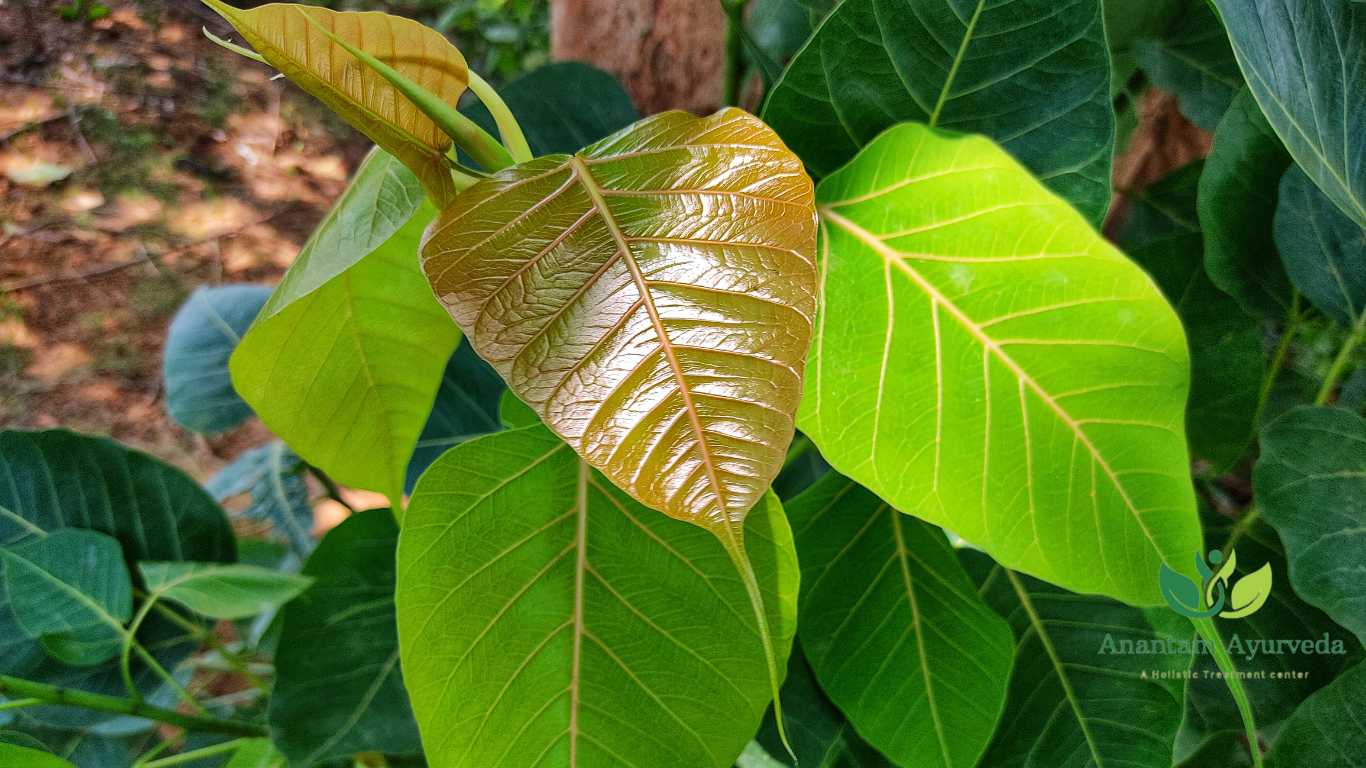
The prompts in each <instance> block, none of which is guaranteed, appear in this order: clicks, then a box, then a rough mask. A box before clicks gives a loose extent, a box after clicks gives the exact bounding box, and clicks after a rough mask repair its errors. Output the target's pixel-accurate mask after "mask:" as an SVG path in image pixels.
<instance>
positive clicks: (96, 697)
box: [0, 675, 266, 736]
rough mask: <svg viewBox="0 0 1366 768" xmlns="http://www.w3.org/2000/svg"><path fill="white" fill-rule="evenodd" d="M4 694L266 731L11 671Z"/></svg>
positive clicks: (194, 725)
mask: <svg viewBox="0 0 1366 768" xmlns="http://www.w3.org/2000/svg"><path fill="white" fill-rule="evenodd" d="M0 695H4V696H15V697H22V698H33V699H37V700H39V701H41V702H43V703H46V704H57V705H61V706H68V707H80V708H81V709H91V710H95V711H96V712H111V713H113V714H117V715H131V716H132V717H141V718H145V719H147V720H155V721H157V722H159V723H166V724H167V725H174V726H176V727H178V728H184V729H185V730H188V731H203V732H206V733H230V734H234V735H238V736H265V735H266V729H265V728H264V727H262V726H259V725H255V724H253V723H244V722H241V721H240V720H220V719H218V718H215V717H205V716H202V715H186V714H182V713H180V712H177V711H175V710H173V709H166V708H164V707H157V706H153V705H151V704H148V703H146V702H143V701H137V700H135V699H124V698H119V697H117V696H106V695H104V694H102V693H90V692H88V691H78V690H75V689H73V688H59V687H57V686H55V685H48V684H47V683H39V682H35V681H33V680H24V679H22V678H18V677H10V676H9V675H0Z"/></svg>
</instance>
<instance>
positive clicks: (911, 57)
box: [763, 0, 1115, 221]
mask: <svg viewBox="0 0 1366 768" xmlns="http://www.w3.org/2000/svg"><path fill="white" fill-rule="evenodd" d="M1100 6H1101V4H1100V0H1065V2H1058V0H1006V1H1005V2H992V3H988V2H986V0H846V2H843V3H840V4H839V6H838V7H836V8H835V10H834V11H833V12H832V13H831V14H830V16H829V17H827V18H826V19H825V21H824V22H823V23H822V24H821V26H820V28H819V29H817V30H816V33H815V35H813V36H812V37H811V39H810V40H809V41H808V42H807V44H806V47H804V48H803V49H802V50H801V51H800V52H799V53H798V54H797V56H796V58H794V59H793V60H792V63H791V65H789V66H788V68H787V71H786V72H784V73H783V77H782V79H781V80H779V81H778V84H777V85H775V86H774V88H773V92H772V94H771V95H770V96H769V98H768V102H767V103H766V104H765V105H764V112H763V116H764V119H765V120H767V121H768V122H769V123H770V124H771V125H772V126H773V127H774V128H775V129H777V131H778V133H779V134H780V135H781V136H782V137H783V139H784V140H786V141H787V142H788V143H789V144H790V145H791V147H792V149H793V150H794V151H796V153H797V154H798V155H800V156H801V158H802V160H804V161H806V165H807V167H808V168H810V169H811V170H812V172H813V173H815V174H817V175H824V174H828V173H831V172H833V171H834V170H835V169H837V168H839V167H840V166H841V165H843V164H844V163H845V162H846V161H848V160H849V159H850V158H851V157H853V156H854V154H855V153H857V152H858V150H859V149H860V148H861V147H863V146H865V145H866V144H868V142H870V141H872V140H873V138H874V137H876V136H877V135H878V134H880V133H881V132H882V131H883V130H885V129H886V128H889V127H891V126H892V125H894V124H896V123H898V122H902V121H917V122H924V123H929V124H930V125H937V126H939V127H942V128H951V129H953V130H956V131H963V132H965V133H982V134H985V135H987V136H989V137H991V138H992V139H995V140H996V141H998V142H1000V143H1001V145H1002V146H1004V147H1005V148H1006V149H1007V150H1008V151H1009V152H1010V153H1011V154H1012V155H1013V156H1014V157H1016V158H1017V159H1018V160H1019V161H1020V162H1021V163H1023V164H1024V166H1025V167H1026V168H1029V169H1030V170H1031V171H1033V172H1034V173H1035V174H1037V175H1038V176H1039V178H1041V179H1043V180H1044V182H1045V183H1046V184H1048V186H1049V187H1050V188H1052V189H1053V190H1054V191H1056V192H1057V193H1058V194H1060V195H1062V196H1063V197H1065V198H1067V200H1069V201H1070V202H1071V203H1072V204H1073V205H1075V206H1077V208H1078V209H1080V210H1081V211H1082V212H1083V213H1084V214H1086V216H1087V217H1088V218H1090V219H1091V220H1092V221H1098V220H1099V219H1100V218H1101V217H1102V216H1103V215H1104V213H1105V209H1106V208H1107V207H1108V206H1109V204H1110V154H1111V149H1112V147H1113V146H1114V138H1115V137H1114V133H1115V120H1114V111H1113V107H1112V106H1111V103H1110V77H1109V72H1110V55H1109V52H1108V51H1107V50H1106V47H1105V29H1104V25H1103V23H1102V20H1101V10H1100Z"/></svg>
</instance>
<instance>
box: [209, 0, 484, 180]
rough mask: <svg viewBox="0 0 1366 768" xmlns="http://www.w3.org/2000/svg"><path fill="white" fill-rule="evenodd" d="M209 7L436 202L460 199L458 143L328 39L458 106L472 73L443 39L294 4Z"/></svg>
mask: <svg viewBox="0 0 1366 768" xmlns="http://www.w3.org/2000/svg"><path fill="white" fill-rule="evenodd" d="M204 2H205V3H206V4H207V5H208V6H209V7H211V8H213V9H214V10H215V11H217V12H218V14H219V15H220V16H222V17H223V18H225V19H227V20H228V23H229V24H232V26H233V27H234V28H235V29H236V30H237V31H238V32H239V33H240V34H241V35H242V37H243V38H244V39H246V41H247V42H248V43H250V44H251V46H252V47H253V48H255V49H256V52H257V53H259V54H260V55H261V56H262V58H264V59H265V60H266V63H268V64H270V65H271V66H272V67H275V68H276V69H278V70H280V72H282V73H283V74H284V75H285V77H288V78H289V79H290V80H291V81H293V82H294V83H295V84H296V85H298V86H299V87H300V88H302V89H304V90H305V91H307V92H308V93H309V94H311V95H312V96H314V97H316V98H317V99H318V100H319V101H321V102H323V103H324V104H326V105H327V106H328V107H329V108H331V109H332V111H334V112H336V113H337V114H338V115H340V116H341V117H342V119H343V120H346V121H347V122H348V123H350V124H351V125H352V126H354V127H355V128H356V129H357V130H359V131H360V132H361V133H364V134H365V135H366V136H369V137H370V139H371V140H372V141H374V142H375V143H376V144H378V145H380V146H381V147H383V148H384V149H385V150H387V151H388V152H389V153H390V154H392V155H394V156H395V157H397V158H398V159H399V160H402V161H403V163H404V164H405V165H407V166H408V167H409V168H411V169H413V172H414V173H416V174H417V176H418V178H419V179H421V180H422V184H423V186H425V187H426V188H427V190H428V191H429V192H430V193H431V195H432V198H433V199H434V200H438V201H441V202H444V201H446V200H449V199H450V198H451V197H452V196H453V195H454V194H455V187H454V185H453V183H452V181H451V172H450V165H449V162H448V161H447V159H446V157H445V155H446V151H447V150H448V149H450V148H451V138H450V137H449V136H447V135H446V134H445V133H443V132H442V131H441V129H440V128H438V127H437V125H436V123H434V122H432V120H431V118H429V117H427V116H426V115H425V114H423V113H422V111H421V110H420V109H418V107H417V106H416V105H415V104H414V103H413V102H412V101H410V100H409V99H408V98H407V97H406V96H404V95H403V94H402V93H401V92H399V90H398V89H397V88H396V87H394V86H393V85H392V84H390V82H389V81H388V80H386V79H385V78H384V77H383V76H381V75H380V74H379V73H378V72H375V71H374V70H372V69H371V68H370V67H367V66H365V65H364V64H363V63H361V62H360V61H359V60H358V59H357V58H355V57H354V56H353V55H351V54H350V53H349V52H347V51H346V49H345V48H343V47H342V46H341V45H340V44H338V43H337V42H335V41H334V40H332V39H331V38H330V37H328V34H327V33H328V32H330V33H332V34H333V35H335V36H337V37H338V38H340V39H341V40H343V41H345V42H346V43H348V44H350V45H352V46H355V47H357V48H360V49H361V50H364V51H365V52H366V53H368V54H370V55H371V56H374V57H375V58H377V59H379V60H380V61H382V62H384V63H385V64H387V65H389V66H390V67H393V68H394V69H396V70H398V72H399V73H400V74H402V75H403V76H405V77H407V78H408V79H409V80H411V81H413V82H414V83H416V84H417V85H419V86H421V87H422V88H425V89H426V90H427V91H430V92H431V93H432V94H434V95H435V96H436V97H438V98H439V99H440V100H441V101H443V102H445V103H446V104H452V105H453V104H455V103H456V102H457V101H458V100H459V99H460V95H461V94H463V93H464V92H465V88H466V86H467V85H468V84H469V69H468V67H467V66H466V64H465V57H464V56H462V55H461V54H460V51H458V50H456V48H455V46H453V45H451V44H450V41H448V40H446V38H445V37H443V36H442V35H441V33H439V32H437V31H436V30H434V29H431V28H429V27H426V26H423V25H422V24H419V23H418V22H416V21H413V20H411V19H405V18H402V17H400V16H390V15H389V14H384V13H374V12H351V11H347V12H340V13H339V12H337V11H332V10H329V9H326V8H318V7H314V6H308V5H296V4H293V3H269V4H267V5H262V6H258V7H256V8H251V9H249V10H242V9H238V8H233V7H232V6H230V5H228V4H226V3H224V2H222V1H221V0H204Z"/></svg>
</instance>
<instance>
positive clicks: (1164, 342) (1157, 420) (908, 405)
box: [798, 125, 1200, 604]
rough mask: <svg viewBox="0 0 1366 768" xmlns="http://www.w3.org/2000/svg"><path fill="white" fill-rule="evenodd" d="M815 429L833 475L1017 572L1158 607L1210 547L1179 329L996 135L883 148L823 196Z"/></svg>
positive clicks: (907, 129)
mask: <svg viewBox="0 0 1366 768" xmlns="http://www.w3.org/2000/svg"><path fill="white" fill-rule="evenodd" d="M817 198H818V202H819V206H820V211H821V217H822V243H821V246H820V255H821V259H822V263H821V283H822V292H823V299H822V301H823V304H822V307H821V311H820V316H819V318H818V321H817V328H816V334H815V339H814V341H813V344H812V352H811V360H810V362H809V364H808V368H809V377H808V383H807V388H806V392H805V394H804V396H803V399H802V404H801V410H800V412H799V414H798V423H799V425H800V426H801V428H802V432H803V433H804V434H806V435H808V436H810V437H811V438H812V440H814V441H815V443H816V445H817V446H818V447H819V448H820V449H821V454H822V455H824V456H825V458H826V459H827V460H828V461H829V462H830V464H831V465H833V466H834V467H835V468H836V469H837V470H839V471H840V472H841V473H843V474H845V475H846V476H848V477H850V478H852V479H854V480H856V481H858V482H859V483H860V484H862V485H864V486H866V487H867V488H869V489H870V490H872V491H874V492H875V493H877V494H878V495H879V496H881V497H882V498H883V499H884V500H886V501H887V502H888V503H890V504H892V505H894V506H895V507H896V508H897V509H899V510H901V511H903V512H907V513H910V514H913V515H916V516H917V517H921V518H923V519H925V520H928V521H929V522H932V523H936V524H940V525H944V526H946V527H948V528H949V529H951V530H953V531H954V532H955V533H958V534H959V535H961V536H963V537H964V538H966V539H967V540H968V541H971V542H973V543H974V544H976V545H978V546H980V547H982V548H984V549H986V550H987V551H988V552H990V553H991V554H992V555H993V556H994V557H995V558H996V559H997V560H998V561H1000V562H1001V563H1002V564H1005V565H1008V566H1010V567H1013V568H1016V569H1020V570H1024V571H1027V572H1031V573H1034V574H1037V575H1038V576H1039V577H1041V578H1046V579H1048V580H1050V581H1052V582H1054V583H1058V584H1062V585H1064V586H1067V587H1069V588H1072V589H1076V590H1080V591H1087V592H1099V593H1103V594H1107V595H1111V596H1114V597H1117V598H1121V599H1124V600H1126V601H1131V602H1134V603H1138V604H1156V603H1160V601H1161V596H1160V594H1159V592H1158V587H1157V580H1156V578H1155V574H1156V573H1157V571H1158V564H1159V563H1160V562H1163V561H1166V562H1169V563H1171V564H1172V565H1173V567H1176V568H1177V569H1178V570H1182V571H1184V570H1186V569H1188V568H1189V565H1188V564H1189V562H1190V553H1191V552H1194V551H1197V550H1198V549H1199V548H1200V531H1199V527H1198V525H1197V523H1196V520H1195V505H1194V499H1193V492H1192V489H1191V484H1190V477H1189V472H1188V463H1187V451H1186V442H1185V436H1184V431H1183V429H1182V420H1183V414H1184V409H1185V400H1186V389H1187V381H1188V377H1189V364H1188V362H1187V356H1186V349H1185V339H1184V336H1183V334H1182V331H1181V326H1180V322H1179V320H1178V319H1177V317H1176V315H1175V314H1174V313H1173V312H1172V310H1171V307H1169V306H1168V305H1167V303H1166V302H1165V301H1164V300H1163V299H1162V296H1161V294H1160V293H1159V291H1158V289H1157V287H1156V286H1155V285H1153V283H1152V281H1151V279H1149V278H1148V276H1147V275H1145V274H1144V273H1143V271H1142V270H1140V269H1139V268H1138V267H1137V266H1135V265H1134V264H1133V263H1132V262H1130V261H1129V260H1128V259H1126V258H1125V257H1124V256H1123V255H1122V254H1120V253H1119V252H1118V251H1117V250H1115V249H1114V248H1113V247H1112V246H1110V245H1109V244H1107V243H1106V242H1105V241H1103V240H1102V239H1101V238H1100V237H1099V236H1098V235H1096V233H1095V232H1094V231H1093V230H1092V229H1091V227H1090V226H1089V225H1088V224H1087V223H1086V221H1085V220H1084V219H1083V218H1082V217H1081V216H1080V215H1078V214H1077V213H1076V212H1075V211H1074V210H1072V209H1071V208H1070V207H1069V206H1068V205H1067V204H1066V203H1064V202H1063V201H1062V200H1060V199H1058V198H1057V197H1056V196H1055V195H1053V194H1052V193H1051V192H1049V191H1048V190H1047V189H1045V188H1044V187H1043V186H1042V185H1041V184H1040V183H1039V182H1037V181H1035V180H1034V179H1033V178H1032V177H1031V176H1030V175H1029V174H1028V173H1027V172H1026V171H1025V170H1024V169H1023V168H1021V167H1020V165H1019V164H1018V163H1016V162H1015V161H1014V160H1013V159H1011V158H1010V157H1009V156H1008V155H1007V154H1006V153H1005V152H1004V151H1002V150H1001V149H1000V148H998V147H996V146H995V145H993V144H992V143H990V142H989V141H987V140H985V139H982V138H980V137H958V136H952V135H948V134H945V133H943V132H938V131H935V130H933V129H929V128H925V127H923V126H918V125H902V126H898V127H897V128H895V129H893V130H891V131H889V132H887V133H885V134H884V135H883V136H882V137H880V138H879V139H878V140H877V141H875V142H873V143H872V144H871V145H869V146H868V147H867V148H866V149H865V150H864V151H863V152H862V153H861V154H860V156H859V157H858V158H857V159H856V160H855V161H854V162H853V163H851V164H850V165H848V166H846V167H845V168H844V169H842V170H841V171H840V172H839V173H837V174H835V175H833V176H830V177H829V178H827V179H826V180H825V181H823V182H822V183H821V185H820V188H819V190H818V191H817Z"/></svg>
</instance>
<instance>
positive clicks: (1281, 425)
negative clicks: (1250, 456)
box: [1253, 408, 1366, 642]
mask: <svg viewBox="0 0 1366 768" xmlns="http://www.w3.org/2000/svg"><path fill="white" fill-rule="evenodd" d="M1261 446H1262V455H1261V457H1260V458H1259V459H1258V460H1257V467H1256V471H1255V472H1254V473H1253V483H1254V487H1255V488H1256V498H1257V504H1258V505H1259V506H1260V508H1261V510H1262V514H1264V515H1265V516H1266V519H1267V520H1268V521H1269V522H1270V523H1271V524H1272V525H1273V526H1275V528H1276V530H1277V531H1278V532H1280V535H1281V539H1282V541H1284V542H1285V549H1286V555H1287V559H1288V560H1289V561H1290V563H1289V564H1290V582H1291V584H1293V585H1294V587H1295V593H1296V594H1297V595H1299V596H1300V597H1301V598H1303V599H1304V601H1305V602H1307V603H1310V604H1311V605H1315V606H1317V607H1318V608H1320V609H1322V610H1323V611H1325V612H1327V614H1328V615H1329V616H1331V617H1332V618H1333V619H1334V620H1335V621H1336V622H1337V623H1339V624H1341V625H1342V626H1344V627H1346V628H1348V629H1350V630H1352V631H1353V632H1355V633H1356V634H1357V637H1358V638H1359V639H1361V640H1362V641H1363V642H1366V592H1363V591H1362V588H1361V585H1362V579H1361V574H1362V568H1363V564H1364V563H1366V420H1363V419H1362V418H1361V417H1360V416H1358V415H1356V414H1355V413H1352V412H1351V411H1346V410H1342V409H1340V408H1298V409H1295V410H1293V411H1290V412H1289V413H1287V414H1285V415H1283V416H1281V417H1280V418H1278V419H1276V420H1275V421H1273V422H1271V423H1270V424H1268V425H1267V426H1266V427H1265V428H1263V429H1262V438H1261ZM1278 575H1279V576H1282V577H1283V575H1281V574H1278Z"/></svg>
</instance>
